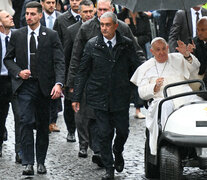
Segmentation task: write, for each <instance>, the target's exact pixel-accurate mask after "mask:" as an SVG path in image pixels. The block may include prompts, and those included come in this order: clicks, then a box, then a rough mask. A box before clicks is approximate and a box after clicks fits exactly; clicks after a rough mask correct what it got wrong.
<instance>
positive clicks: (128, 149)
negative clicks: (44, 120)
mask: <svg viewBox="0 0 207 180" xmlns="http://www.w3.org/2000/svg"><path fill="white" fill-rule="evenodd" d="M142 111H143V112H144V113H145V110H144V109H142ZM134 113H135V108H134V107H133V106H131V108H130V134H129V138H128V140H127V143H126V145H125V150H124V153H123V155H124V159H125V168H124V170H123V172H122V173H115V180H142V179H146V178H145V176H144V142H145V120H143V119H135V118H134V117H133V115H134ZM57 124H58V126H59V127H60V128H61V131H60V132H59V133H58V132H56V133H51V134H50V145H49V149H48V155H47V159H46V164H45V165H46V167H47V174H46V175H38V174H37V173H36V164H35V166H34V170H35V175H34V176H22V175H21V173H22V170H23V167H22V166H21V165H20V164H16V163H15V153H14V123H13V114H12V112H11V111H10V112H9V116H8V118H7V123H6V126H7V129H8V140H7V141H6V142H4V144H3V156H2V158H0V180H14V179H16V180H19V179H32V180H99V179H101V176H102V175H103V174H104V173H105V171H104V169H102V168H99V167H98V166H97V165H96V164H94V163H92V161H91V157H92V151H91V150H88V157H87V158H85V159H84V158H79V157H78V150H79V146H78V142H75V143H69V142H67V141H66V135H67V130H66V127H65V123H64V119H63V115H62V113H59V116H58V121H57ZM76 139H77V134H76ZM183 179H193V180H194V179H195V180H200V179H201V180H204V179H207V171H204V170H200V169H199V168H184V176H183Z"/></svg>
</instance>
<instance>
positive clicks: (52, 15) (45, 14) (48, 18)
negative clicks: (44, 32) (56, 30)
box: [43, 11, 56, 28]
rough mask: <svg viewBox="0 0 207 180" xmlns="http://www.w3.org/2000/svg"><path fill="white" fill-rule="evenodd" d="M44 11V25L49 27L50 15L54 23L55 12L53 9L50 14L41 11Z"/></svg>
mask: <svg viewBox="0 0 207 180" xmlns="http://www.w3.org/2000/svg"><path fill="white" fill-rule="evenodd" d="M43 13H44V16H45V23H46V27H47V28H49V24H50V22H49V21H50V17H51V18H52V24H53V25H54V23H55V20H56V13H55V11H54V12H53V13H52V14H51V15H48V14H47V13H45V12H43Z"/></svg>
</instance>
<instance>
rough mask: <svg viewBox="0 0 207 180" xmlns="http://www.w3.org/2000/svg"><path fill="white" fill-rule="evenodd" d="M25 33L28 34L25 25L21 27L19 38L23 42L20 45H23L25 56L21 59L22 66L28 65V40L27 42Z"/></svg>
mask: <svg viewBox="0 0 207 180" xmlns="http://www.w3.org/2000/svg"><path fill="white" fill-rule="evenodd" d="M27 34H28V29H27V27H25V28H24V29H22V36H21V38H20V42H23V43H22V45H23V46H24V48H22V49H23V53H24V54H23V57H25V60H24V61H22V62H23V63H24V67H28V42H27Z"/></svg>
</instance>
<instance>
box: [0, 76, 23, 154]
mask: <svg viewBox="0 0 207 180" xmlns="http://www.w3.org/2000/svg"><path fill="white" fill-rule="evenodd" d="M10 102H11V104H12V111H13V114H14V121H15V152H19V151H20V132H19V115H18V106H17V101H16V96H12V86H11V79H10V77H9V76H0V145H1V144H2V143H3V136H4V132H5V123H6V118H7V115H8V110H9V103H10Z"/></svg>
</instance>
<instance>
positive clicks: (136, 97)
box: [131, 84, 144, 108]
mask: <svg viewBox="0 0 207 180" xmlns="http://www.w3.org/2000/svg"><path fill="white" fill-rule="evenodd" d="M131 90H132V92H131V94H132V96H131V102H133V103H134V106H135V108H142V107H144V101H143V100H142V99H141V98H140V97H139V93H138V87H137V86H135V85H134V84H131Z"/></svg>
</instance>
